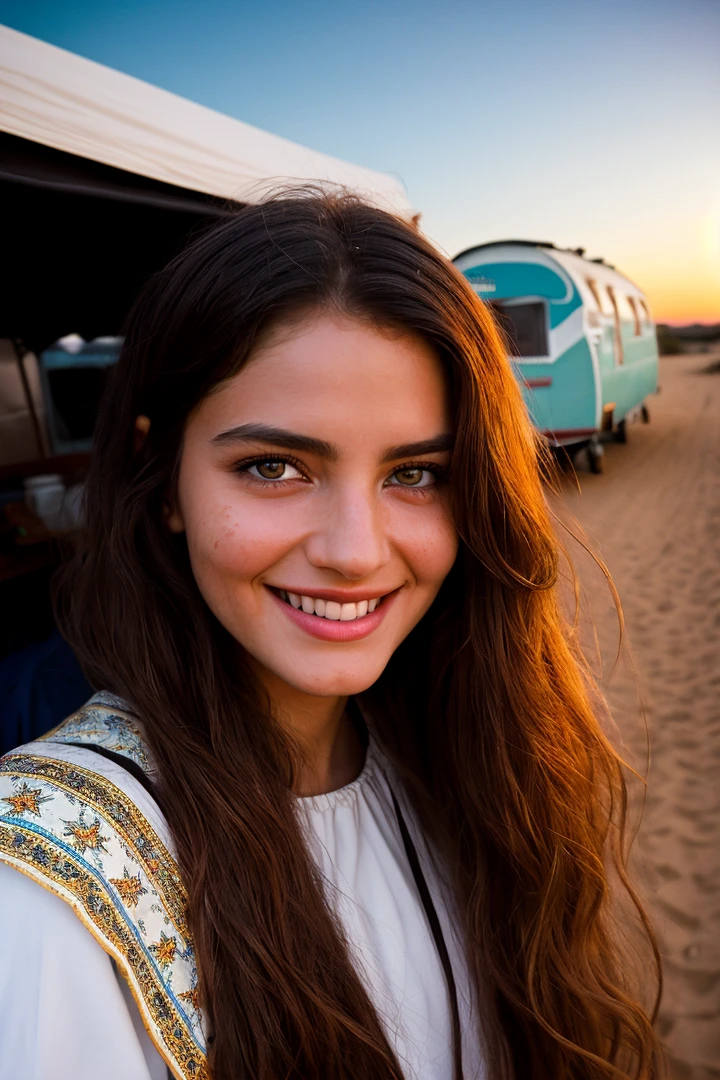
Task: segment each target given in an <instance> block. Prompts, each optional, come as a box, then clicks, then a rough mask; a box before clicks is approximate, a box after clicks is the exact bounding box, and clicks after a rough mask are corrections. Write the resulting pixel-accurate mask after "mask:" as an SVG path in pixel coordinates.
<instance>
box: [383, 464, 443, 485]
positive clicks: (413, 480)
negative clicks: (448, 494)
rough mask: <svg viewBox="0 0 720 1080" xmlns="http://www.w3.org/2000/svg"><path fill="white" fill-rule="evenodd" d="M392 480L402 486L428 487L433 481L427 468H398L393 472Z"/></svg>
mask: <svg viewBox="0 0 720 1080" xmlns="http://www.w3.org/2000/svg"><path fill="white" fill-rule="evenodd" d="M392 478H393V480H394V481H395V482H396V483H397V484H400V485H401V486H402V487H428V486H429V485H430V484H432V482H433V475H432V473H431V472H430V470H429V469H420V468H412V469H398V471H397V472H395V473H393V476H392Z"/></svg>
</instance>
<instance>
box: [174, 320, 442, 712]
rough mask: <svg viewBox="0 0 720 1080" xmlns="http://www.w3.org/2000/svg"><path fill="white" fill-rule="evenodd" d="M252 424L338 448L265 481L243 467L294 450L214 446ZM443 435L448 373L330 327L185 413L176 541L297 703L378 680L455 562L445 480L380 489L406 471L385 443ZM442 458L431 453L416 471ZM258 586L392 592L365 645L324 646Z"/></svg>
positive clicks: (220, 612) (415, 353) (417, 354)
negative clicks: (181, 536) (183, 537)
mask: <svg viewBox="0 0 720 1080" xmlns="http://www.w3.org/2000/svg"><path fill="white" fill-rule="evenodd" d="M247 423H253V424H258V423H260V424H264V425H268V426H271V427H275V428H283V429H286V430H289V431H293V432H297V433H301V434H303V435H309V436H312V437H314V438H317V439H322V440H324V441H326V442H329V443H332V444H334V445H335V446H336V447H337V449H338V457H337V460H336V461H327V460H323V459H322V458H320V457H319V456H316V455H314V454H309V453H306V452H296V451H293V452H292V453H291V454H290V456H291V457H292V458H293V459H294V464H293V465H292V466H291V467H290V469H289V471H288V470H287V469H286V472H285V475H287V476H289V477H290V479H287V480H285V481H284V482H283V483H282V484H275V485H273V483H272V482H270V481H267V480H266V481H264V482H263V481H262V478H260V479H257V478H255V477H254V476H253V475H252V474H250V473H248V472H247V471H246V472H242V471H237V466H238V463H241V462H243V461H244V460H247V459H249V458H256V459H257V458H258V456H259V457H260V458H263V456H264V460H266V461H275V460H277V459H286V458H287V456H288V453H289V452H288V451H286V450H280V449H278V448H277V447H273V446H272V445H271V444H267V443H257V442H244V443H243V444H233V445H221V444H218V443H213V442H212V440H213V437H215V436H217V435H218V434H219V433H221V432H223V431H227V430H228V429H231V428H234V427H237V426H239V425H241V424H247ZM451 430H452V426H451V420H450V416H449V409H448V402H447V390H446V386H445V380H444V376H443V371H442V367H441V365H440V362H439V360H438V359H437V357H436V356H435V355H434V353H433V352H432V350H431V349H430V348H429V346H427V345H426V344H425V343H424V342H422V341H421V340H420V339H419V338H414V337H410V336H397V335H394V334H393V335H391V334H389V333H381V332H379V331H377V330H375V329H373V328H370V327H368V326H367V325H365V324H363V323H360V322H356V321H352V320H338V319H332V318H329V317H324V316H323V317H315V318H314V319H311V320H306V321H305V322H302V323H298V324H296V325H295V326H294V327H289V328H288V327H285V328H284V329H283V332H282V333H281V334H278V333H276V334H275V335H274V336H273V337H271V338H270V340H269V341H268V342H266V343H265V345H264V346H263V347H262V349H261V350H260V351H259V352H258V353H257V354H256V355H255V356H254V357H253V358H252V359H251V361H250V362H249V363H248V364H247V365H246V366H245V367H244V368H243V370H242V371H240V373H239V374H238V375H236V376H235V377H234V378H233V379H231V380H229V381H228V382H227V383H226V384H225V385H224V386H223V387H222V388H221V389H220V390H218V391H216V392H214V393H212V394H211V395H210V396H208V397H207V398H206V399H205V400H204V401H203V402H202V403H201V404H200V406H199V407H198V408H197V409H196V410H195V412H194V413H193V414H192V415H191V417H190V419H189V421H188V423H187V426H186V430H185V436H184V442H183V451H182V458H181V466H180V473H179V482H178V492H177V505H176V507H175V509H174V510H173V512H172V514H171V516H170V518H169V524H170V527H171V528H172V529H173V530H174V531H178V532H179V531H182V530H184V531H185V532H186V534H187V542H188V549H189V553H190V559H191V563H192V568H193V573H194V575H195V577H196V580H197V583H198V586H199V588H200V591H201V592H202V595H203V597H204V599H205V601H206V602H207V604H208V605H209V607H210V608H211V610H212V611H213V612H214V614H215V615H216V617H217V618H218V619H219V621H220V622H221V623H222V624H223V626H225V628H226V629H227V630H228V631H229V632H230V633H231V634H232V636H233V637H234V638H235V639H236V640H237V641H238V642H239V643H240V644H241V645H242V646H243V647H244V648H245V649H246V650H247V651H248V652H249V653H250V655H251V656H252V657H254V659H255V661H256V664H257V665H258V668H259V670H260V672H261V674H262V673H263V672H264V673H265V674H266V676H267V678H268V679H269V680H274V681H276V682H277V681H278V680H279V681H280V682H281V683H282V684H283V685H284V686H286V687H287V689H289V690H291V691H292V692H294V693H296V694H299V695H300V696H301V697H302V695H310V696H321V697H331V696H346V695H349V694H355V693H359V692H361V691H362V690H365V689H367V687H368V686H371V685H372V683H373V682H375V680H376V679H377V678H378V676H379V675H380V673H381V672H382V670H383V668H384V667H385V666H386V664H387V662H388V660H389V658H390V656H391V655H392V653H393V652H394V650H395V649H396V648H397V646H398V645H399V644H400V642H401V641H402V640H403V639H404V638H405V637H406V636H407V634H408V633H409V632H410V630H411V629H412V628H413V626H415V625H416V623H417V622H418V621H419V620H420V619H421V618H422V616H423V614H424V613H425V612H426V611H427V609H428V608H429V606H430V604H431V603H432V601H433V599H434V598H435V596H436V595H437V592H438V589H439V588H440V585H441V584H442V581H443V579H444V578H445V576H446V575H447V573H448V572H449V570H450V568H451V567H452V564H453V562H454V560H455V556H456V553H457V536H456V532H455V529H454V527H453V524H452V521H451V520H450V515H449V510H448V499H447V490H446V487H445V485H443V484H442V483H438V484H432V485H428V486H426V487H425V488H423V489H422V490H410V489H408V488H403V487H401V486H400V485H399V484H398V483H397V481H395V482H389V478H391V477H392V476H393V473H394V470H397V469H398V468H399V467H400V466H403V465H406V464H407V462H406V461H405V460H398V461H391V462H389V463H388V462H385V463H383V461H382V458H383V455H384V454H385V453H386V452H387V450H388V449H389V448H390V447H392V446H397V445H401V444H405V443H413V442H418V441H421V440H424V439H429V438H431V437H433V436H437V435H440V434H443V433H447V432H450V431H451ZM448 459H449V455H448V454H447V453H446V452H435V453H432V454H429V455H427V458H426V459H423V460H424V461H426V462H427V463H430V464H437V465H439V466H442V465H447V463H448ZM299 470H302V473H301V472H300V471H299ZM424 475H425V476H426V477H429V476H430V475H431V474H430V473H429V472H426V473H425V474H424ZM267 586H274V587H275V588H285V589H292V590H293V591H297V592H305V593H306V594H310V595H312V590H313V587H315V588H325V589H347V588H360V587H362V588H363V589H364V588H367V590H368V593H369V595H377V596H380V595H384V594H387V593H390V592H392V591H393V590H399V592H398V594H397V596H396V598H395V599H394V601H393V603H392V605H390V606H389V607H388V612H387V615H386V616H385V618H384V620H383V621H382V622H381V624H380V625H379V626H378V627H377V629H376V630H374V631H373V632H372V633H371V634H370V635H369V636H367V637H365V638H362V639H361V640H358V641H350V642H335V641H333V642H327V641H321V640H318V639H316V638H314V637H312V636H311V635H310V634H308V633H307V632H305V631H304V630H302V629H301V628H299V627H298V626H296V625H294V624H293V623H292V622H291V620H290V619H289V618H288V617H287V615H286V614H285V612H284V611H283V607H282V605H279V604H278V602H277V600H276V598H275V597H274V596H273V595H272V594H271V593H270V592H269V590H268V588H267Z"/></svg>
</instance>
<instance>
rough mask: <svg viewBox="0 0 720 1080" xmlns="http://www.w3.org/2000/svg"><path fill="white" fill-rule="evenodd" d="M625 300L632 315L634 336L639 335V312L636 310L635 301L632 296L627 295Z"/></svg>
mask: <svg viewBox="0 0 720 1080" xmlns="http://www.w3.org/2000/svg"><path fill="white" fill-rule="evenodd" d="M627 302H628V304H629V305H630V310H631V311H632V317H633V320H634V322H635V337H639V336H640V334H641V332H642V331H641V330H640V312H639V311H638V305H637V301H636V300H635V297H634V296H628V298H627Z"/></svg>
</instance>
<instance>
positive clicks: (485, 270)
mask: <svg viewBox="0 0 720 1080" xmlns="http://www.w3.org/2000/svg"><path fill="white" fill-rule="evenodd" d="M454 262H455V265H456V266H457V267H458V269H459V270H461V271H462V272H463V274H465V276H466V277H467V279H468V281H469V282H470V284H471V285H472V287H473V288H474V289H475V291H476V292H477V294H478V295H479V296H480V297H481V298H482V299H483V300H485V301H487V302H488V303H489V304H491V305H492V307H493V308H494V309H495V311H496V313H497V315H498V319H499V322H500V324H501V326H502V327H503V330H504V331H505V335H506V338H507V339H508V342H509V351H510V352H511V355H512V358H513V362H514V365H515V367H516V370H517V373H518V377H519V378H520V380H521V383H522V386H523V389H524V393H525V399H526V401H527V405H528V408H529V410H530V413H531V415H532V418H533V420H534V421H535V423H536V425H537V426H538V427H539V428H540V430H541V431H542V432H544V433H545V434H546V435H547V436H548V438H549V439H550V440H551V442H552V443H553V445H555V446H565V447H567V448H568V452H570V453H574V452H575V451H577V450H579V449H581V448H583V447H586V448H587V452H588V459H589V463H590V468H591V469H592V470H593V471H594V472H600V471H601V469H602V454H603V447H602V443H601V439H600V437H601V434H602V433H603V432H605V433H608V434H610V433H612V434H614V436H615V438H616V439H618V440H619V441H622V442H624V441H625V438H626V428H627V423H628V421H629V420H632V419H635V418H636V417H640V418H642V419H643V420H645V421H646V422H647V420H648V417H649V413H648V410H647V404H646V399H647V397H648V395H649V394H652V393H654V392H655V391H656V390H657V380H658V350H657V339H656V335H655V325H654V323H653V321H652V317H651V315H650V309H649V307H648V303H647V300H646V298H645V296H644V295H643V293H642V292H641V290H640V289H639V288H638V287H637V285H634V284H633V283H632V282H631V281H629V280H628V278H626V277H624V276H623V275H622V274H620V273H619V272H618V271H617V270H615V269H614V267H612V266H609V265H608V264H607V263H605V262H603V260H602V259H586V258H584V252H583V250H582V249H578V250H577V251H565V250H560V249H558V248H556V247H554V246H553V245H552V244H541V243H534V242H531V241H525V240H508V241H500V242H497V243H491V244H481V245H479V246H478V247H474V248H468V250H467V251H463V252H462V253H461V254H460V255H458V256H457V257H456V258H455V260H454Z"/></svg>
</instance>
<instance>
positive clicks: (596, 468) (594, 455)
mask: <svg viewBox="0 0 720 1080" xmlns="http://www.w3.org/2000/svg"><path fill="white" fill-rule="evenodd" d="M586 453H587V459H588V465H589V466H590V472H591V473H595V475H596V476H598V475H599V474H600V473H601V472H602V471H603V466H604V464H605V460H604V459H605V450H604V448H603V445H602V443H601V442H600V440H599V439H598V440H594V441H591V442H589V443H588V445H587V450H586Z"/></svg>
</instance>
